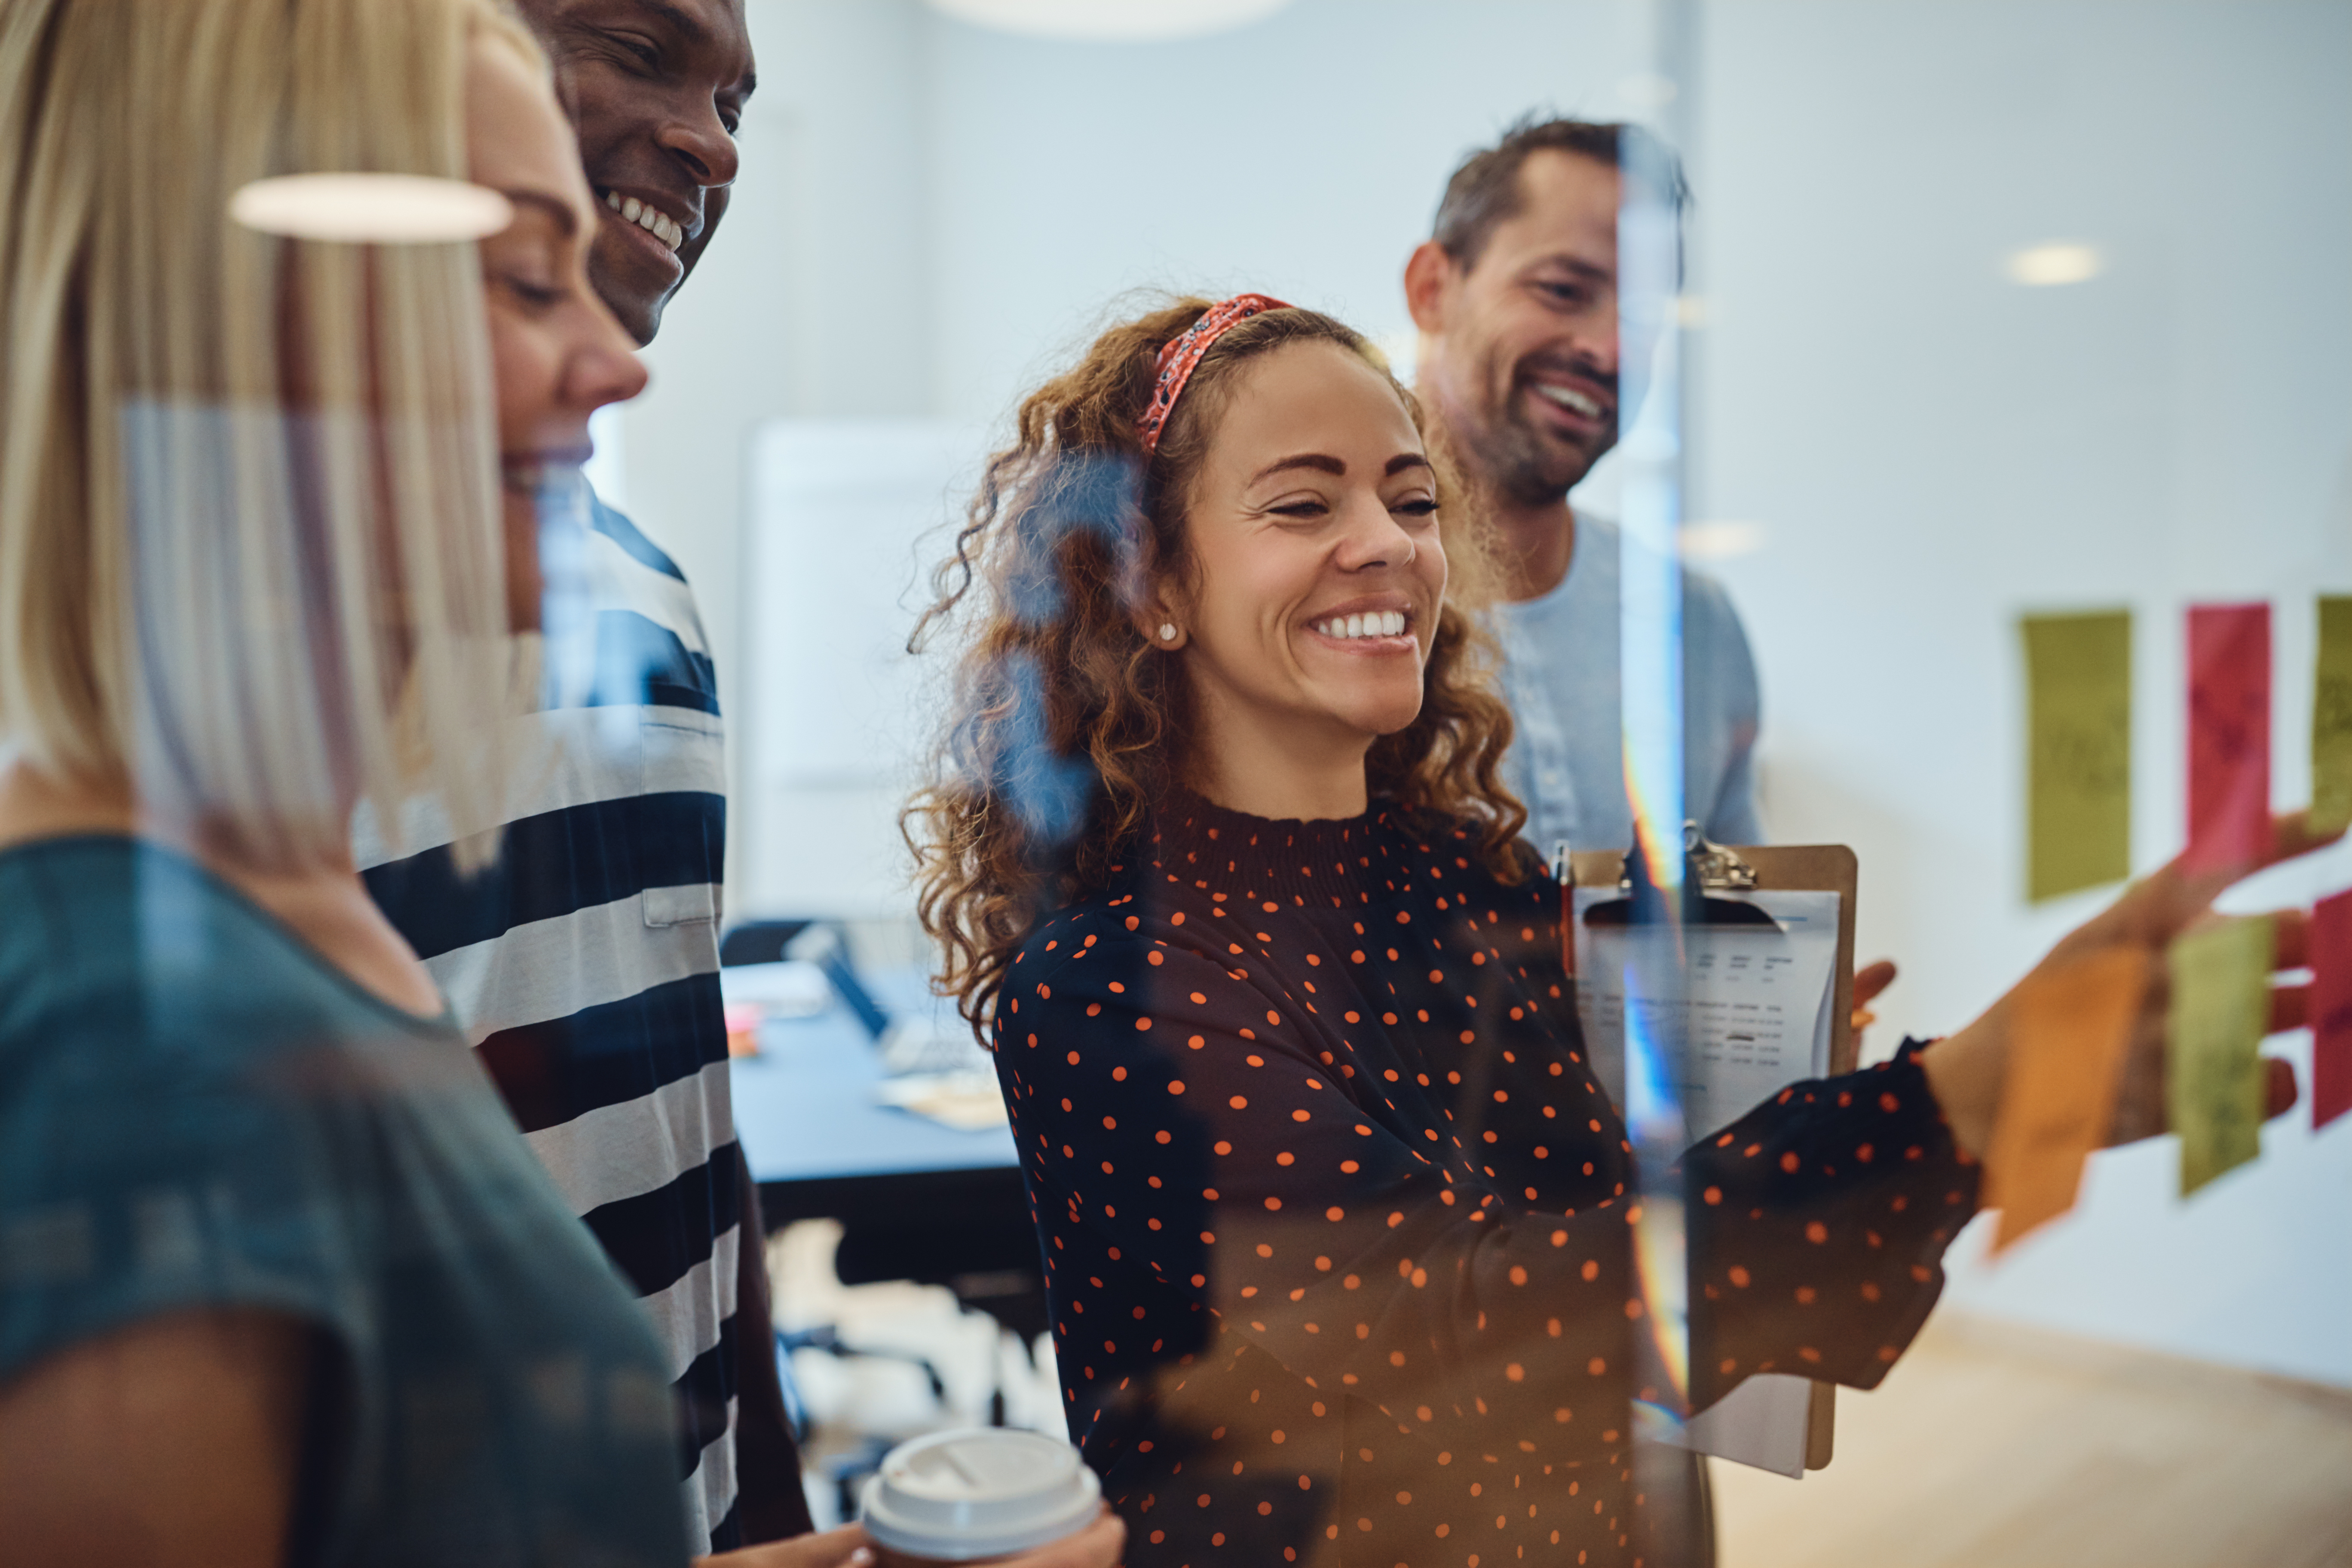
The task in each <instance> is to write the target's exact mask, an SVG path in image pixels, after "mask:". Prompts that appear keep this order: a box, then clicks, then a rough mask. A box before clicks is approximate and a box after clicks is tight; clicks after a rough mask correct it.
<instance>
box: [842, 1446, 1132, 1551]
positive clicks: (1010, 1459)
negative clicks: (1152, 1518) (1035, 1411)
mask: <svg viewBox="0 0 2352 1568" xmlns="http://www.w3.org/2000/svg"><path fill="white" fill-rule="evenodd" d="M1101 1497H1102V1483H1101V1482H1099V1481H1097V1480H1096V1479H1095V1473H1094V1472H1093V1471H1092V1470H1090V1469H1088V1468H1087V1466H1086V1461H1085V1460H1083V1459H1081V1458H1078V1451H1077V1450H1076V1448H1073V1447H1070V1446H1069V1445H1068V1444H1067V1443H1065V1442H1063V1441H1061V1440H1060V1439H1059V1438H1056V1437H1048V1436H1045V1435H1044V1434H1042V1433H1038V1432H1016V1431H1011V1430H1008V1429H1006V1428H1004V1427H1001V1426H982V1427H973V1428H970V1429H967V1430H963V1431H957V1432H934V1433H932V1434H931V1435H930V1436H927V1437H918V1438H916V1439H915V1440H914V1441H912V1442H910V1443H901V1444H900V1445H898V1447H895V1448H893V1449H891V1450H890V1452H889V1454H888V1455H887V1456H886V1457H885V1458H884V1459H883V1460H882V1468H881V1469H880V1470H878V1471H877V1472H876V1473H875V1475H874V1479H871V1480H869V1481H867V1482H866V1497H865V1500H864V1503H863V1505H862V1506H861V1507H860V1508H859V1510H858V1517H859V1520H860V1521H861V1522H863V1523H864V1524H865V1526H866V1533H867V1534H868V1535H871V1536H872V1537H873V1538H874V1539H875V1540H876V1541H877V1542H881V1543H882V1544H883V1545H885V1546H887V1547H888V1548H890V1549H891V1550H892V1551H894V1552H905V1553H907V1554H908V1556H910V1557H929V1558H933V1559H936V1560H937V1561H940V1562H942V1563H968V1562H971V1560H972V1559H974V1558H980V1557H1001V1556H1003V1555H1004V1554H1005V1553H1006V1552H1026V1551H1028V1550H1029V1549H1030V1548H1032V1547H1035V1546H1043V1545H1045V1544H1046V1543H1047V1542H1054V1541H1059V1540H1061V1539H1062V1537H1064V1536H1066V1535H1068V1534H1071V1533H1072V1532H1074V1531H1077V1530H1079V1529H1082V1528H1084V1527H1085V1526H1086V1525H1087V1523H1088V1522H1089V1521H1092V1520H1093V1518H1094V1517H1095V1513H1096V1511H1097V1503H1098V1501H1099V1500H1100V1499H1101Z"/></svg>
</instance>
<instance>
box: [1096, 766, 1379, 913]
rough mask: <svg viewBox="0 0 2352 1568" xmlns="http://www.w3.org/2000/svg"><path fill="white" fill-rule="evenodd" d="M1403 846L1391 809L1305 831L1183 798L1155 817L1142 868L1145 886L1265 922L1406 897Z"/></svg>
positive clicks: (1295, 822) (1306, 825) (1314, 824)
mask: <svg viewBox="0 0 2352 1568" xmlns="http://www.w3.org/2000/svg"><path fill="white" fill-rule="evenodd" d="M1409 840H1410V836H1409V834H1408V833H1407V831H1406V829H1405V827H1404V826H1403V824H1402V821H1401V820H1400V813H1399V811H1398V809H1397V807H1396V806H1395V805H1394V804H1393V803H1391V802H1388V801H1381V800H1376V801H1374V802H1373V803H1372V805H1371V808H1370V810H1368V811H1366V812H1365V813H1364V814H1363V815H1362V816H1349V817H1339V818H1331V819H1323V820H1317V821H1311V822H1309V821H1301V820H1299V819H1297V818H1296V817H1292V818H1284V819H1277V818H1274V817H1265V816H1250V815H1249V814H1247V813H1246V812H1239V811H1228V810H1226V809H1225V808H1224V807H1223V806H1221V805H1213V804H1211V803H1210V802H1209V801H1206V800H1203V799H1202V797H1201V796H1199V795H1194V794H1192V792H1191V791H1189V790H1181V789H1180V790H1177V791H1175V792H1174V793H1173V794H1171V795H1170V796H1169V797H1168V798H1167V799H1166V800H1164V801H1162V802H1161V803H1160V808H1159V810H1158V811H1157V812H1156V813H1154V815H1153V816H1152V820H1151V824H1150V827H1149V828H1148V829H1147V830H1146V833H1145V835H1144V846H1143V848H1144V856H1143V858H1144V861H1145V868H1146V870H1147V872H1148V873H1149V874H1150V876H1149V879H1150V881H1153V882H1158V881H1160V880H1161V879H1165V880H1166V881H1169V882H1174V883H1178V884H1181V885H1182V886H1185V887H1190V888H1193V889H1198V890H1200V891H1202V892H1205V893H1207V894H1208V895H1209V896H1210V897H1211V898H1213V899H1214V900H1218V901H1219V902H1223V901H1225V900H1238V901H1239V902H1240V903H1241V905H1242V907H1243V908H1244V909H1248V910H1252V911H1254V912H1262V913H1267V914H1271V913H1275V912H1276V911H1278V910H1293V909H1349V908H1358V907H1361V906H1363V905H1367V904H1375V903H1381V902H1383V901H1385V900H1388V899H1391V898H1392V897H1394V896H1395V895H1397V894H1399V893H1402V892H1403V891H1404V890H1405V889H1406V888H1407V886H1408V885H1409V883H1410V880H1411V875H1412V870H1411V862H1410V861H1409V860H1408V859H1407V858H1406V855H1407V851H1408V850H1409V849H1410V847H1411V844H1410V841H1409Z"/></svg>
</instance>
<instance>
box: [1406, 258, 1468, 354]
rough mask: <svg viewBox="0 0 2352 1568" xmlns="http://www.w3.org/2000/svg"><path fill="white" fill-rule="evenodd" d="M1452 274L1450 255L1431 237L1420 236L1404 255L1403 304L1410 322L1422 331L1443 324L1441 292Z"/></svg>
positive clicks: (1449, 283)
mask: <svg viewBox="0 0 2352 1568" xmlns="http://www.w3.org/2000/svg"><path fill="white" fill-rule="evenodd" d="M1455 276H1456V274H1455V271H1454V258H1452V257H1450V256H1448V255H1446V254H1445V247H1444V246H1442V245H1440V244H1438V243H1437V241H1435V240H1433V239H1424V240H1423V241H1422V242H1421V243H1420V244H1419V245H1416V246H1414V247H1412V255H1411V256H1410V257H1408V258H1406V259H1405V264H1404V307H1405V309H1406V310H1408V311H1410V312H1412V324H1413V325H1414V326H1416V327H1418V328H1420V329H1421V330H1422V331H1423V332H1435V331H1440V330H1442V329H1443V328H1444V323H1445V296H1446V294H1447V293H1448V291H1449V290H1451V289H1452V288H1453V286H1454V278H1455Z"/></svg>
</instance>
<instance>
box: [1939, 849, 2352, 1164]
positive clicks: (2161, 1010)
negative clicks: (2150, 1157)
mask: <svg viewBox="0 0 2352 1568" xmlns="http://www.w3.org/2000/svg"><path fill="white" fill-rule="evenodd" d="M2338 837H2342V835H2341V834H2340V833H2337V834H2331V835H2327V836H2325V837H2320V836H2315V835H2314V834H2312V833H2310V832H2309V831H2308V830H2307V829H2306V827H2305V822H2304V815H2303V814H2302V813H2300V812H2297V813H2294V814H2293V815H2291V816H2280V817H2275V818H2273V821H2272V844H2271V848H2270V852H2269V853H2268V854H2267V855H2265V856H2264V857H2263V858H2262V859H2260V860H2259V861H2257V862H2254V863H2252V864H2249V865H2243V866H2237V867H2231V868H2223V869H2220V870H2204V871H2200V870H2191V869H2189V868H2188V867H2187V866H2186V865H2184V864H2183V862H2182V861H2181V860H2175V861H2173V862H2172V863H2171V864H2170V865H2168V866H2166V867H2164V868H2162V869H2160V870H2158V871H2156V872H2154V873H2152V874H2150V875H2149V876H2147V878H2145V879H2142V880H2140V881H2139V882H2137V883H2135V884H2134V885H2133V886H2132V887H2131V888H2130V889H2128V890H2127V891H2126V892H2125V894H2124V895H2123V897H2121V898H2120V899H2117V900H2116V901H2115V902H2114V903H2113V904H2111V905H2109V906H2108V907H2107V908H2106V909H2105V910H2104V911H2102V912H2101V913H2100V914H2098V915H2096V916H2095V917H2094V918H2093V919H2091V920H2090V921H2086V922H2085V923H2084V924H2083V925H2081V926H2079V927H2077V928H2076V929H2075V930H2074V931H2072V932H2070V933H2068V935H2067V936H2066V937H2065V938H2064V939H2063V941H2061V942H2059V943H2058V944H2057V945H2056V946H2055V947H2053V948H2052V949H2051V950H2050V952H2049V953H2048V955H2047V956H2045V957H2044V958H2043V959H2042V962H2041V963H2038V964H2036V965H2035V966H2034V968H2033V971H2032V973H2031V974H2029V975H2028V976H2027V977H2026V980H2027V981H2038V980H2050V981H2055V982H2056V983H2058V984H2063V983H2064V982H2063V975H2064V973H2065V972H2066V971H2067V970H2069V969H2071V968H2073V967H2074V966H2075V965H2076V964H2079V963H2083V962H2084V961H2085V960H2088V959H2091V958H2095V957H2105V956H2106V955H2109V954H2113V953H2116V952H2124V953H2128V954H2130V955H2131V957H2132V959H2133V960H2134V961H2135V962H2136V963H2137V964H2138V965H2139V966H2140V969H2141V972H2142V975H2143V984H2142V986H2141V990H2140V1003H2139V1009H2138V1011H2137V1014H2136V1015H2135V1016H2134V1018H2133V1021H2132V1026H2131V1040H2130V1046H2129V1047H2128V1051H2127V1055H2126V1061H2125V1066H2124V1071H2123V1079H2122V1086H2121V1089H2119V1091H2118V1092H2117V1094H2116V1105H2115V1111H2114V1115H2113V1118H2112V1120H2111V1121H2110V1122H2109V1125H2108V1129H2107V1136H2106V1142H2108V1143H2110V1144H2115V1143H2128V1142H2133V1141H2135V1140H2137V1139H2141V1138H2151V1137H2154V1136H2155V1135H2156V1134H2158V1133H2159V1132H2162V1131H2166V1129H2167V1125H2168V1122H2167V1118H2166V1112H2165V1077H2164V1064H2165V1018H2166V1014H2167V1012H2168V1008H2169V1007H2170V1005H2171V1000H2172V997H2171V983H2170V976H2169V972H2168V968H2167V966H2166V963H2165V952H2166V950H2167V949H2168V948H2169V947H2170V946H2171V945H2172V942H2173V939H2174V938H2176V937H2178V936H2179V935H2180V933H2181V932H2183V931H2187V930H2188V929H2189V927H2191V926H2193V925H2195V924H2198V923H2199V922H2200V921H2206V920H2210V919H2213V918H2215V917H2214V916H2213V914H2212V906H2213V900H2215V899H2216V898H2218V897H2220V896H2221V893H2222V892H2223V890H2225V889H2228V888H2229V887H2230V886H2231V885H2232V884H2233V883H2236V882H2239V881H2242V880H2243V879H2245V878H2247V877H2249V876H2252V874H2253V873H2254V872H2256V871H2259V870H2262V869H2263V868H2265V867H2268V866H2273V865H2276V864H2278V863H2279V862H2280V861H2283V860H2291V859H2293V858H2295V857H2296V856H2299V855H2306V854H2309V853H2310V852H2311V851H2312V850H2315V849H2317V848H2320V847H2323V846H2325V845H2327V844H2332V843H2334V842H2335V841H2336V838H2338ZM2272 919H2273V929H2274V931H2276V934H2277V951H2276V954H2275V957H2274V959H2273V964H2274V967H2275V968H2277V969H2282V970H2284V969H2294V968H2299V967H2301V966H2302V964H2303V963H2304V960H2305V952H2306V951H2307V948H2308V944H2309V939H2310V921H2309V917H2308V915H2307V914H2306V912H2305V911H2304V910H2282V911H2279V912H2278V913H2276V914H2274V915H2273V917H2272ZM2022 984H2024V982H2021V983H2020V986H2013V987H2011V989H2010V991H2009V992H2008V994H2005V995H2003V996H2002V997H2001V999H2000V1001H1998V1002H1996V1003H1994V1004H1993V1005H1992V1006H1991V1007H1990V1008H1989V1009H1987V1010H1986V1012H1985V1014H1984V1016H1982V1017H1980V1018H1979V1019H1978V1020H1977V1021H1976V1022H1975V1023H1973V1024H1970V1025H1969V1026H1968V1027H1967V1028H1965V1029H1963V1030H1961V1031H1960V1032H1959V1033H1958V1034H1957V1035H1954V1036H1952V1037H1949V1038H1948V1039H1944V1040H1939V1041H1937V1043H1936V1044H1935V1045H1933V1046H1931V1047H1928V1048H1927V1051H1926V1052H1924V1053H1923V1054H1922V1056H1921V1058H1920V1065H1921V1067H1922V1068H1924V1069H1925V1070H1926V1071H1927V1079H1928V1081H1929V1083H1931V1084H1932V1085H1933V1086H1934V1087H1935V1090H1936V1098H1937V1100H1939V1101H1940V1102H1941V1103H1942V1105H1943V1109H1944V1115H1945V1118H1946V1120H1947V1121H1949V1122H1950V1123H1951V1128H1952V1135H1953V1137H1954V1138H1955V1139H1956V1140H1958V1142H1959V1144H1960V1146H1961V1147H1962V1148H1963V1149H1965V1150H1967V1151H1968V1152H1969V1154H1971V1155H1974V1156H1977V1157H1979V1158H1981V1157H1982V1156H1983V1154H1984V1152H1985V1149H1986V1147H1987V1146H1988V1145H1989V1144H1990V1142H1991V1139H1992V1127H1993V1121H1994V1118H1995V1115H1996V1113H1997V1111H1998V1110H1999V1107H2000V1087H2001V1080H2002V1078H2003V1076H2004V1072H2005V1070H2006V1068H2007V1064H2008V1059H2009V1050H2010V1047H2011V1039H2012V1037H2013V1034H2014V1025H2015V1006H2016V999H2017V994H2018V990H2019V989H2020V988H2021V986H2022ZM2308 999H2309V987H2308V986H2305V985H2291V986H2287V985H2278V986H2273V988H2272V991H2271V1016H2270V1022H2269V1030H2270V1032H2271V1033H2273V1034H2275V1033H2278V1032H2279V1031H2281V1030H2284V1029H2294V1028H2300V1027H2301V1026H2302V1025H2303V1022H2304V1016H2305V1006H2306V1005H2307V1002H2308ZM2268 1071H2269V1074H2270V1079H2269V1103H2268V1106H2267V1108H2266V1110H2265V1112H2264V1114H2266V1115H2269V1116H2277V1115H2279V1114H2281V1113H2283V1112H2284V1111H2285V1110H2287V1109H2288V1108H2289V1107H2290V1106H2292V1105H2293V1104H2294V1099H2295V1089H2294V1070H2293V1069H2292V1068H2289V1067H2288V1066H2287V1065H2286V1064H2285V1063H2284V1062H2280V1061H2273V1062H2271V1063H2270V1064H2269V1068H2268Z"/></svg>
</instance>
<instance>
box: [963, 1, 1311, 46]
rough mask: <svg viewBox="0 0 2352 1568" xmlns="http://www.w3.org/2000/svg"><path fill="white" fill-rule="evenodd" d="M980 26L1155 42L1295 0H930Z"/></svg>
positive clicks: (1235, 23) (1241, 22) (1246, 19)
mask: <svg viewBox="0 0 2352 1568" xmlns="http://www.w3.org/2000/svg"><path fill="white" fill-rule="evenodd" d="M930 3H931V8H932V9H933V10H935V11H938V12H940V13H942V14H943V15H946V16H952V17H954V18H955V19H956V20H957V21H959V22H970V23H971V24H973V25H974V26H982V27H993V28H995V29H997V30H998V31H999V32H1005V33H1025V34H1027V35H1029V36H1030V37H1038V38H1082V39H1087V40H1088V41H1092V42H1121V43H1155V42H1162V41H1165V40H1167V39H1171V38H1197V37H1201V36H1202V34H1205V33H1222V32H1223V31H1225V30H1226V29H1227V28H1229V27H1241V26H1247V25H1248V24H1250V23H1252V22H1259V21H1264V20H1265V18H1266V17H1268V16H1273V15H1274V14H1275V13H1276V11H1279V10H1281V9H1282V8H1283V7H1284V6H1286V5H1289V4H1290V0H930Z"/></svg>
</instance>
